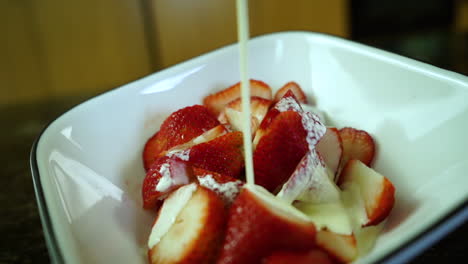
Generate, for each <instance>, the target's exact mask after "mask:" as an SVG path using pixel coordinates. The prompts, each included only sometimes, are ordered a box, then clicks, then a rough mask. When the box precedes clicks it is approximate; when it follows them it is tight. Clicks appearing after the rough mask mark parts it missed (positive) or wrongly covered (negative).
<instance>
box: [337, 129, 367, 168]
mask: <svg viewBox="0 0 468 264" xmlns="http://www.w3.org/2000/svg"><path fill="white" fill-rule="evenodd" d="M340 137H341V140H342V141H343V160H342V166H344V165H346V163H347V162H348V160H350V159H357V160H360V161H362V162H363V163H364V164H366V165H367V166H370V165H371V163H372V160H373V159H374V154H375V144H374V140H373V139H372V136H371V135H369V134H368V133H367V132H366V131H363V130H357V129H355V128H351V127H345V128H342V129H340Z"/></svg>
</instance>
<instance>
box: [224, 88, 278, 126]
mask: <svg viewBox="0 0 468 264" xmlns="http://www.w3.org/2000/svg"><path fill="white" fill-rule="evenodd" d="M241 102H242V101H241V99H240V98H238V99H236V100H234V101H232V102H230V103H229V104H228V105H227V106H226V107H225V108H224V110H223V113H222V114H221V116H224V117H225V118H226V121H227V122H228V123H229V124H230V125H231V127H232V129H234V130H236V131H241V130H242V125H243V124H242V105H241ZM270 104H271V100H267V99H264V98H261V97H258V96H252V97H251V98H250V109H251V114H252V120H251V127H252V133H255V131H256V130H257V127H258V126H259V124H260V122H261V121H262V120H263V118H264V117H265V115H266V113H267V112H268V109H269V107H270ZM221 118H222V117H221ZM218 119H220V117H218Z"/></svg>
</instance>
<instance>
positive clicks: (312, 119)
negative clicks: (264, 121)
mask: <svg viewBox="0 0 468 264" xmlns="http://www.w3.org/2000/svg"><path fill="white" fill-rule="evenodd" d="M275 108H276V109H277V110H278V111H280V112H285V111H290V110H292V111H296V112H298V113H299V114H300V115H301V118H302V126H303V127H304V129H305V130H306V131H307V137H306V140H307V143H308V144H309V151H312V150H314V149H315V145H316V144H317V142H318V141H319V140H320V138H322V137H323V135H325V132H326V131H327V127H326V126H325V125H323V124H322V122H320V117H319V116H318V115H316V114H314V113H311V112H306V111H304V110H303V109H302V107H301V105H300V104H299V103H298V102H297V101H296V99H294V98H292V97H283V98H282V99H281V100H280V101H279V102H278V103H277V104H276V105H275Z"/></svg>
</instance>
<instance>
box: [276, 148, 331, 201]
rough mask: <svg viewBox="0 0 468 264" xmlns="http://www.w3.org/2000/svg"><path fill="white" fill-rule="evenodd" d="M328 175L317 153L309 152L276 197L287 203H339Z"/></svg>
mask: <svg viewBox="0 0 468 264" xmlns="http://www.w3.org/2000/svg"><path fill="white" fill-rule="evenodd" d="M329 174H330V172H329V170H328V169H327V168H326V167H325V165H324V163H323V161H322V160H321V159H320V156H319V155H318V154H317V152H316V151H315V150H312V151H309V152H307V154H306V155H305V156H304V157H303V158H302V159H301V161H300V163H299V164H298V165H297V167H296V169H295V170H294V173H293V174H292V175H291V177H289V179H288V180H287V182H286V183H285V184H284V185H283V186H282V188H281V191H280V192H279V193H278V197H280V198H281V199H283V200H284V201H285V202H288V203H292V202H293V201H295V200H300V201H304V202H309V203H336V202H339V201H340V191H339V188H338V187H337V186H336V185H335V183H334V182H333V180H331V177H330V176H329Z"/></svg>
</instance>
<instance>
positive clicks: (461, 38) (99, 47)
mask: <svg viewBox="0 0 468 264" xmlns="http://www.w3.org/2000/svg"><path fill="white" fill-rule="evenodd" d="M250 20H251V21H250V25H251V35H252V36H257V35H261V34H265V33H270V32H276V31H285V30H310V31H318V32H324V33H328V34H332V35H337V36H341V37H344V38H348V39H353V40H356V41H359V42H362V43H366V44H370V45H373V46H377V47H380V48H383V49H386V50H390V51H392V52H396V53H399V54H402V55H405V56H409V57H413V58H416V59H419V60H422V61H426V62H429V63H432V64H435V65H437V66H440V67H444V68H447V69H450V70H454V71H458V72H461V73H464V74H468V66H467V59H468V51H467V49H468V48H467V47H468V42H467V35H468V2H467V1H466V0H413V1H407V0H394V1H372V0H295V1H291V2H286V1H281V0H273V1H271V0H252V1H250ZM235 23H236V20H235V1H233V0H227V1H219V0H197V1H193V0H80V1H76V0H75V1H72V0H69V1H64V0H0V32H2V34H1V36H0V40H1V41H0V58H1V59H0V87H1V89H2V91H4V92H2V93H0V104H16V103H19V102H30V101H37V100H42V99H44V98H50V97H62V96H73V95H84V94H86V95H93V94H97V93H100V92H103V91H106V90H109V89H112V88H115V87H118V86H120V85H122V84H125V83H127V82H129V81H132V80H135V79H138V78H140V77H143V76H145V75H148V74H150V73H152V72H155V71H158V70H161V69H163V68H166V67H168V66H170V65H173V64H176V63H178V62H181V61H184V60H186V59H189V58H192V57H194V56H197V55H200V54H203V53H206V52H208V51H211V50H213V49H216V48H219V47H221V46H224V45H226V44H231V43H234V42H235V41H236V36H237V35H236V24H235Z"/></svg>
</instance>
